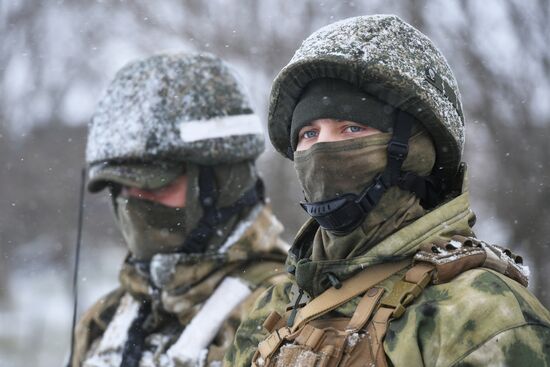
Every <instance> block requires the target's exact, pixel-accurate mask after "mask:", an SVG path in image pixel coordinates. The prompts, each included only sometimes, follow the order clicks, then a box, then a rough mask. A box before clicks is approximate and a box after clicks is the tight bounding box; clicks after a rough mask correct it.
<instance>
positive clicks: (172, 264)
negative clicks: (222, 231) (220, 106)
mask: <svg viewBox="0 0 550 367" xmlns="http://www.w3.org/2000/svg"><path fill="white" fill-rule="evenodd" d="M281 231H282V226H281V224H280V223H279V222H278V221H277V219H276V218H275V217H274V216H273V214H272V213H271V209H270V208H269V207H268V206H264V205H259V206H257V207H256V208H254V209H252V211H251V212H250V214H249V215H248V217H247V218H245V219H244V220H242V221H241V222H240V223H239V224H238V225H237V227H236V228H235V230H234V231H233V232H232V234H230V236H229V237H228V238H227V240H226V242H225V244H224V245H223V246H222V247H221V248H220V250H219V251H217V252H215V253H206V254H190V255H186V254H159V255H155V256H154V257H153V259H152V261H151V263H150V264H149V269H147V268H142V267H140V266H137V265H135V264H132V263H131V262H130V261H128V260H127V261H126V262H125V263H124V265H123V267H122V270H121V272H120V284H121V285H120V287H119V288H118V289H116V290H115V291H113V292H111V293H110V294H108V295H107V296H105V297H104V298H102V299H100V300H99V301H98V302H97V303H96V304H95V305H94V306H93V307H92V308H91V309H90V310H88V311H87V312H86V313H85V315H84V316H83V317H82V319H81V320H80V322H79V324H78V326H77V329H76V344H75V354H74V356H73V359H72V366H75V367H76V366H87V367H91V366H105V367H107V366H109V367H110V366H113V367H114V366H122V365H124V366H126V365H129V364H131V365H135V366H138V365H139V366H142V367H145V366H210V365H219V364H220V363H221V360H222V358H223V355H224V353H225V351H226V349H227V348H228V347H229V346H230V344H231V342H232V340H233V337H234V334H235V330H236V329H237V326H238V325H239V323H240V322H241V320H242V319H243V318H244V316H245V315H246V314H247V312H248V310H249V309H250V307H251V305H252V303H253V301H254V299H256V298H257V297H258V295H259V294H261V293H262V292H263V291H265V290H266V288H268V287H269V286H271V285H272V284H274V283H275V282H276V281H277V280H278V279H280V278H281V276H284V275H282V271H283V268H284V266H283V262H284V258H285V255H284V254H285V252H286V250H287V247H288V246H287V245H286V244H285V243H284V242H283V241H282V240H281V239H280V237H279V235H280V233H281Z"/></svg>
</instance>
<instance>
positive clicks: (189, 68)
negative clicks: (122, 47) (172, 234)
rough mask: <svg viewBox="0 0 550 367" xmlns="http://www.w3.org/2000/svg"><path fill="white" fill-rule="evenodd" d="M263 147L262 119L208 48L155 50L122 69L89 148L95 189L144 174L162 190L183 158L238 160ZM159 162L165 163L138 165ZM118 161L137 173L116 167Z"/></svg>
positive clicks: (151, 185) (217, 161)
mask: <svg viewBox="0 0 550 367" xmlns="http://www.w3.org/2000/svg"><path fill="white" fill-rule="evenodd" d="M263 150H264V136H263V132H262V126H261V122H260V120H259V118H258V116H256V115H254V113H253V111H252V108H251V105H250V102H249V100H248V97H247V96H246V94H245V92H244V91H243V88H242V83H239V80H238V78H237V76H236V75H235V73H234V71H233V70H231V69H230V67H229V66H228V65H227V64H226V63H225V62H223V61H222V60H221V59H219V58H218V57H216V56H214V55H211V54H204V53H203V54H173V55H168V54H161V55H155V56H152V57H149V58H147V59H144V60H140V61H136V62H132V63H130V64H128V65H126V66H125V67H123V68H122V69H121V70H120V71H119V72H118V73H117V74H116V76H115V78H114V80H113V81H112V82H111V84H110V86H109V88H108V89H107V91H106V93H105V95H104V96H103V98H102V99H101V101H100V102H99V105H98V108H97V110H96V112H95V114H94V116H93V117H92V119H91V122H90V125H89V135H88V145H87V149H86V161H87V163H88V165H89V168H90V170H89V176H90V184H89V189H90V190H91V191H98V190H100V189H101V188H103V187H104V186H105V181H108V180H109V179H110V178H111V177H115V176H124V177H129V179H130V180H131V176H132V175H134V176H140V177H143V176H144V175H146V174H147V175H148V176H149V177H150V180H149V181H146V182H145V184H144V187H146V188H156V187H158V186H162V184H163V183H164V184H166V181H169V180H170V179H172V178H174V177H175V176H177V175H178V174H180V173H181V172H180V171H177V170H174V169H172V168H173V167H181V164H180V163H181V162H182V161H186V162H191V163H195V164H200V165H218V164H225V163H237V162H241V161H245V160H250V159H255V158H256V157H258V155H259V154H260V153H261V152H262V151H263ZM159 161H160V162H162V164H163V165H164V166H163V167H160V166H158V167H157V169H155V167H152V165H148V166H147V167H145V168H144V169H142V167H140V164H141V163H143V162H145V163H148V162H149V163H150V162H159ZM113 164H114V165H115V166H116V167H115V168H113ZM120 164H123V168H124V169H126V170H128V171H132V172H126V173H124V174H123V175H120V174H119V172H118V171H117V172H110V170H113V169H114V170H118V169H120ZM159 176H161V178H162V179H161V180H160V181H159V180H158V179H157V180H156V181H157V182H155V178H158V177H159ZM123 183H124V182H123Z"/></svg>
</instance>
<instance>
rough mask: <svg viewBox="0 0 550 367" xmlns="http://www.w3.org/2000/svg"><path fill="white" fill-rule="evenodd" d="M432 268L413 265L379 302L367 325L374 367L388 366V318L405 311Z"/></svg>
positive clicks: (431, 273)
mask: <svg viewBox="0 0 550 367" xmlns="http://www.w3.org/2000/svg"><path fill="white" fill-rule="evenodd" d="M434 268H435V267H434V266H433V265H432V264H428V263H419V264H416V265H414V266H413V267H412V268H410V269H409V270H408V271H407V273H406V274H405V276H404V277H403V279H402V280H399V281H397V282H396V283H395V285H394V287H393V289H392V291H391V292H390V293H389V294H388V295H387V296H385V297H384V298H383V299H382V301H381V302H380V308H378V310H377V311H376V312H375V313H374V316H373V318H372V322H371V323H369V325H368V326H367V332H368V333H369V334H371V338H370V342H371V350H372V352H373V355H374V359H375V361H376V367H387V366H388V362H387V360H386V353H385V352H384V346H383V343H384V337H385V336H386V332H387V330H388V326H389V323H390V320H391V319H397V318H399V317H401V315H403V313H404V312H405V307H407V306H408V305H409V304H411V303H412V302H413V301H414V299H415V298H416V297H418V296H419V295H420V293H422V291H423V290H424V288H425V287H426V285H428V283H429V282H430V280H431V279H432V275H433V270H434ZM354 316H355V315H354Z"/></svg>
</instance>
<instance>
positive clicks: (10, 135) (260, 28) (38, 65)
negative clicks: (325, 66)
mask: <svg viewBox="0 0 550 367" xmlns="http://www.w3.org/2000/svg"><path fill="white" fill-rule="evenodd" d="M373 13H394V14H397V15H399V16H401V17H402V18H403V19H405V20H406V21H408V22H409V23H411V24H413V25H414V26H416V27H417V28H419V29H420V30H421V31H422V32H424V33H425V34H427V35H428V36H429V37H430V38H432V39H433V40H434V42H435V43H436V45H438V47H440V49H441V50H442V52H443V53H444V54H445V55H446V57H447V59H448V61H449V63H450V64H451V66H452V67H453V69H454V72H455V74H456V77H457V79H458V81H459V85H460V88H461V91H462V97H463V102H464V106H465V111H466V125H467V129H468V131H467V144H466V155H465V159H466V160H467V161H468V162H469V165H470V188H471V193H472V202H473V208H474V210H475V211H476V213H477V214H478V224H477V226H476V229H477V234H478V235H479V236H480V237H481V238H483V239H484V240H487V241H489V242H493V243H497V244H502V245H504V246H508V247H511V248H512V249H513V250H515V251H517V252H519V253H521V254H523V255H524V257H525V258H527V263H528V265H529V266H530V267H531V273H532V280H531V286H530V288H531V290H532V291H533V292H534V293H535V294H536V295H537V296H538V297H539V298H540V299H541V300H542V302H543V303H544V304H545V305H546V306H550V292H549V288H548V283H547V279H548V277H550V267H549V266H548V261H549V260H550V254H549V252H550V225H549V224H548V218H549V217H550V215H549V214H550V173H549V170H550V148H549V145H548V141H549V140H550V47H549V45H550V1H547V0H531V1H522V0H515V1H501V0H485V1H476V0H469V1H443V0H436V1H427V0H415V1H397V0H373V1H320V0H315V1H310V0H308V1H296V0H277V1H276V0H266V1H257V0H209V1H203V0H179V1H177V0H163V1H147V0H135V1H128V0H127V1H124V0H118V1H115V0H98V1H89V0H88V1H85V0H73V1H61V0H60V1H54V0H41V1H36V0H0V366H2V367H4V366H6V367H7V366H10V367H11V366H59V365H61V364H62V363H63V359H64V357H65V354H66V352H67V350H68V343H69V333H70V330H69V328H70V319H71V298H70V293H71V286H70V284H71V277H72V274H71V273H72V267H73V258H74V251H75V238H76V224H77V209H78V187H79V178H80V169H81V167H82V166H83V164H84V147H85V141H86V123H87V121H88V119H89V117H90V115H91V114H92V112H93V109H94V107H95V104H96V102H97V101H98V99H99V98H100V96H101V93H102V91H103V90H104V89H105V88H106V86H107V84H108V82H109V81H110V80H111V79H112V78H113V76H114V74H115V72H116V71H117V70H118V69H119V68H121V67H122V66H123V65H124V64H125V63H127V62H128V61H130V60H133V59H136V58H140V57H145V56H148V55H151V54H153V53H157V52H161V51H170V52H176V51H186V50H190V51H207V52H212V53H215V54H217V55H219V56H221V57H223V58H225V59H226V60H227V61H229V62H230V63H231V64H233V65H234V66H235V67H236V68H237V70H238V71H239V73H240V75H241V77H242V79H243V82H244V83H245V84H246V85H247V87H248V89H249V91H250V94H251V97H252V100H253V102H254V105H255V106H256V109H257V111H258V113H259V114H260V115H261V116H266V108H267V106H266V104H267V99H268V94H269V89H270V84H271V81H272V80H273V78H274V76H275V75H276V73H277V72H278V71H279V70H280V69H281V68H282V67H283V66H284V65H285V64H286V62H287V61H288V60H289V59H290V58H291V56H292V54H293V52H294V50H295V49H296V48H297V47H298V46H299V45H300V43H301V41H302V40H303V39H304V38H305V37H307V36H308V35H309V34H310V33H311V32H313V31H314V30H316V29H317V28H319V27H321V26H323V25H325V24H328V23H331V22H334V21H336V20H338V19H342V18H346V17H351V16H356V15H362V14H373ZM260 169H261V172H262V174H263V176H264V178H265V180H266V183H267V186H268V193H269V195H270V196H271V198H272V203H273V207H274V210H275V213H276V214H277V215H278V216H279V218H280V219H281V221H282V222H283V223H284V224H285V227H286V229H287V232H286V239H287V240H289V241H290V240H291V239H292V235H293V233H294V232H295V231H296V230H297V228H298V227H299V226H300V224H301V223H302V221H303V220H304V216H303V214H302V213H301V211H300V209H299V208H298V206H297V205H296V202H297V201H298V200H299V199H300V190H299V188H298V186H297V182H296V178H295V174H294V171H293V167H292V164H291V163H290V162H288V161H285V160H283V159H282V158H280V157H279V156H278V155H276V154H275V153H274V152H273V149H272V148H271V147H270V146H269V147H268V151H267V152H266V154H265V155H264V156H263V157H262V158H261V160H260ZM85 206H86V209H85V219H84V234H83V254H82V264H81V266H82V268H81V273H80V278H79V282H80V290H81V297H80V302H81V303H80V305H81V307H80V312H81V311H82V310H83V309H85V308H86V307H87V306H89V305H90V303H91V302H92V301H93V300H94V299H95V298H97V297H98V296H99V295H100V294H102V293H104V292H106V291H107V290H109V289H110V288H112V287H114V286H115V285H116V281H117V280H116V276H117V270H118V266H119V264H120V263H121V261H122V259H123V257H124V254H125V251H124V245H123V243H122V242H121V238H120V236H119V234H118V232H117V230H116V227H115V226H114V221H113V216H112V214H111V213H110V211H111V209H110V206H109V199H108V198H107V196H106V195H101V194H100V195H95V196H87V197H86V200H85Z"/></svg>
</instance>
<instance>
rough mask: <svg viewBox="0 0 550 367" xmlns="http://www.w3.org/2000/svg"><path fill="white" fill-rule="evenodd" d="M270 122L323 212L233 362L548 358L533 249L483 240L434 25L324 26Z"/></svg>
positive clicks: (283, 86)
mask: <svg viewBox="0 0 550 367" xmlns="http://www.w3.org/2000/svg"><path fill="white" fill-rule="evenodd" d="M269 133H270V138H271V141H272V143H273V145H274V146H275V148H276V149H277V150H278V151H279V152H280V153H281V154H282V155H284V156H285V157H287V158H289V159H291V160H293V161H294V165H295V168H296V171H297V174H298V178H299V180H300V183H301V185H302V188H303V191H304V196H305V201H304V202H303V203H302V206H303V207H304V209H305V210H306V211H307V213H308V214H309V215H310V216H311V217H312V218H311V219H310V220H308V221H307V222H306V223H305V225H304V226H303V227H302V229H301V230H300V231H299V233H298V235H297V236H296V239H295V241H294V244H293V246H292V247H291V249H290V251H289V256H288V258H287V266H288V272H289V275H288V279H287V280H286V281H283V282H281V283H279V284H277V285H275V286H273V287H271V288H269V289H268V290H267V291H266V292H265V293H264V294H263V295H262V296H261V297H260V298H259V299H258V300H257V301H256V303H255V305H254V308H253V311H252V312H251V314H250V315H249V318H248V319H247V320H245V321H244V322H243V323H242V324H241V326H240V327H239V330H238V331H237V335H236V337H235V342H234V344H233V346H232V348H231V349H230V350H229V351H228V353H227V354H226V359H225V364H226V365H227V366H250V365H251V364H252V365H253V366H262V367H268V366H388V365H389V366H520V365H521V366H549V365H550V313H549V312H548V310H547V309H546V308H545V307H544V306H542V305H541V304H540V302H539V301H538V300H537V299H536V298H535V297H534V296H533V295H532V294H531V293H530V292H529V291H528V290H527V288H526V285H527V280H528V269H527V268H526V267H524V266H523V265H522V259H521V257H519V256H516V255H515V254H513V253H511V252H510V251H508V250H506V249H503V248H501V247H499V246H495V245H490V244H487V243H485V242H483V241H480V240H478V239H477V238H475V235H474V232H473V230H472V226H473V225H474V223H475V215H474V213H473V212H472V210H471V209H470V205H469V194H468V186H467V181H466V177H467V175H466V166H465V164H463V163H461V157H462V149H463V145H464V117H463V113H462V105H461V100H460V94H459V91H458V88H457V83H456V80H455V78H454V76H453V74H452V71H451V70H450V68H449V65H448V64H447V62H446V60H445V58H444V57H443V56H442V55H441V53H440V52H439V50H438V49H437V48H436V47H435V46H434V45H433V44H432V42H431V41H430V40H429V39H428V38H427V37H426V36H424V35H423V34H421V33H420V32H419V31H418V30H416V29H415V28H413V27H412V26H410V25H409V24H407V23H405V22H403V21H402V20H401V19H399V18H398V17H396V16H386V15H376V16H363V17H356V18H350V19H346V20H343V21H340V22H337V23H334V24H331V25H329V26H326V27H324V28H322V29H320V30H318V31H317V32H315V33H313V34H312V35H311V36H310V37H308V38H307V39H306V40H305V41H304V42H303V43H302V45H301V47H300V48H299V49H298V51H297V52H296V53H295V55H294V57H293V58H292V60H291V61H290V63H289V64H288V65H287V66H286V67H285V68H284V69H283V70H282V71H281V72H280V73H279V75H278V76H277V78H276V79H275V81H274V84H273V88H272V92H271V100H270V111H269Z"/></svg>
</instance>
